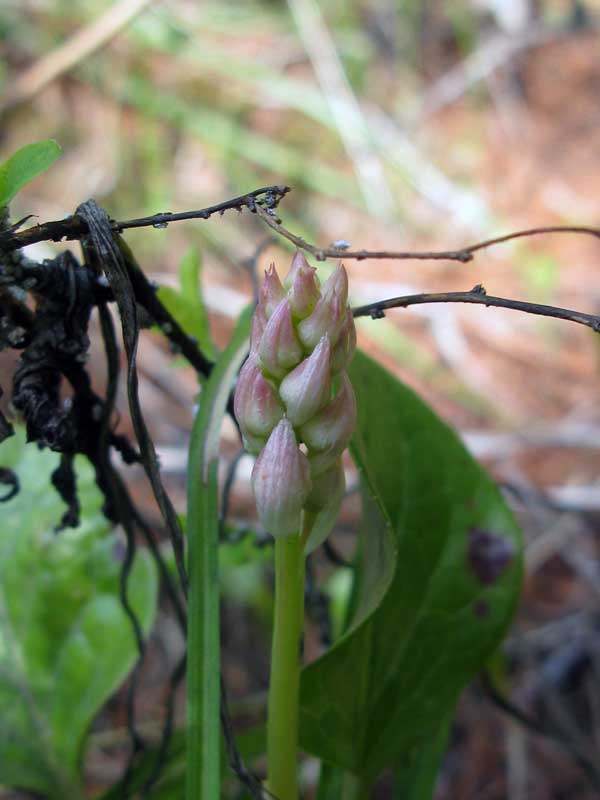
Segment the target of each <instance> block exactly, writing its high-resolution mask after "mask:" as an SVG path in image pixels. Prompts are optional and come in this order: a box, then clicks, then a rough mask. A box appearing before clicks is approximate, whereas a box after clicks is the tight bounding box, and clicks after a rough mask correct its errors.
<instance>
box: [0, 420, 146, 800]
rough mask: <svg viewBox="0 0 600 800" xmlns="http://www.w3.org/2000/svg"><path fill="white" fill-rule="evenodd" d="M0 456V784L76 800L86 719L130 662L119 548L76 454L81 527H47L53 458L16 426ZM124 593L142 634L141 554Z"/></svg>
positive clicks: (54, 518) (57, 504)
mask: <svg viewBox="0 0 600 800" xmlns="http://www.w3.org/2000/svg"><path fill="white" fill-rule="evenodd" d="M0 453H1V459H2V464H3V466H8V467H10V468H11V469H13V470H14V471H15V472H16V474H17V475H18V477H19V480H20V484H21V490H20V492H19V494H18V495H17V496H16V497H14V498H13V499H12V500H10V501H9V502H7V503H5V504H4V505H3V507H2V529H1V531H0V718H1V719H2V725H1V726H0V784H6V785H11V786H19V787H21V788H24V789H28V790H31V791H38V792H41V793H43V794H44V796H47V797H49V798H66V797H68V798H69V800H76V798H78V797H80V796H82V789H81V786H80V783H79V772H80V762H81V759H82V756H83V745H84V739H85V735H86V732H87V729H88V727H89V724H90V722H91V721H92V719H93V717H94V716H95V714H96V713H97V712H98V710H99V709H100V707H101V706H102V705H103V703H104V702H105V701H106V699H107V698H108V697H109V696H110V695H111V694H112V693H113V692H114V691H115V689H116V688H117V687H118V686H119V685H120V684H121V682H122V681H123V680H124V678H125V677H126V675H127V673H128V672H129V670H130V669H131V667H132V666H133V664H134V662H135V660H136V657H137V650H136V645H135V641H134V637H133V632H132V629H131V623H130V621H129V620H128V619H127V617H126V616H125V613H124V611H123V608H122V606H121V603H120V601H119V596H118V582H119V572H120V562H121V560H122V552H121V550H122V545H121V542H120V540H119V539H118V537H117V536H116V534H114V533H111V532H110V530H109V527H108V523H107V521H106V519H105V518H104V517H103V516H102V514H101V505H102V497H101V495H100V493H99V491H98V490H97V488H96V486H95V484H94V479H93V471H92V468H91V467H90V465H89V463H88V462H87V461H86V460H85V459H83V458H80V459H78V461H77V476H78V486H79V489H80V498H81V503H82V522H81V524H80V525H79V527H78V528H77V529H67V530H64V531H62V532H61V533H59V534H56V533H54V530H53V529H54V526H55V525H56V524H57V523H58V522H59V521H60V518H61V515H62V513H63V510H64V505H63V503H62V501H61V500H60V499H59V497H58V495H57V494H56V492H55V490H54V489H53V488H52V486H51V485H50V475H51V473H52V471H53V470H54V469H55V468H56V466H57V464H58V456H57V454H55V453H52V452H50V451H48V450H39V449H37V447H36V446H35V445H33V444H30V445H25V436H24V433H23V432H22V431H18V432H17V435H15V436H14V437H13V438H11V439H8V440H6V441H5V442H4V443H3V444H2V447H1V448H0ZM129 595H130V600H131V604H132V606H133V608H134V610H135V611H136V613H137V614H138V616H139V619H140V622H141V624H142V627H143V629H144V631H148V630H149V628H150V626H151V624H152V620H153V617H154V612H155V608H156V596H157V575H156V571H155V568H154V563H153V562H152V561H151V559H150V557H149V556H148V555H147V554H146V553H145V552H140V553H138V555H137V556H136V559H135V564H134V567H133V571H132V574H131V578H130V582H129Z"/></svg>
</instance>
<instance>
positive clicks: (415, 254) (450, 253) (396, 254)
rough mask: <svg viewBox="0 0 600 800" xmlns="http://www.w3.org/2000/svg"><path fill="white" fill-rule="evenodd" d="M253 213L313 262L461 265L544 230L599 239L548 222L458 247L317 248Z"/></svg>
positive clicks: (262, 213)
mask: <svg viewBox="0 0 600 800" xmlns="http://www.w3.org/2000/svg"><path fill="white" fill-rule="evenodd" d="M256 214H257V216H258V217H260V219H261V220H262V221H263V222H264V223H266V224H267V225H268V226H269V228H271V229H272V230H274V231H275V232H276V233H278V234H279V235H280V236H283V238H284V239H287V240H288V242H291V243H292V244H294V245H296V247H297V248H298V249H299V250H306V252H307V253H310V254H311V255H312V256H314V257H315V258H316V259H317V261H326V260H327V259H328V258H346V259H348V258H352V259H356V260H357V261H364V260H365V259H367V258H386V259H390V260H392V259H396V260H398V259H401V260H405V259H414V260H420V261H429V260H439V261H460V262H462V263H463V264H465V263H466V262H467V261H472V260H473V257H474V253H476V252H477V251H478V250H482V249H483V248H485V247H491V246H492V245H495V244H502V243H503V242H509V241H511V240H512V239H520V238H522V237H525V236H539V235H540V234H546V233H576V234H584V235H586V236H594V237H595V238H596V239H598V238H600V228H592V227H589V226H586V225H548V226H545V227H540V228H528V229H527V230H523V231H515V232H514V233H507V234H505V235H504V236H496V237H495V238H493V239H486V240H485V241H484V242H477V243H476V244H471V245H468V246H467V247H461V248H459V249H458V250H364V249H363V250H349V249H348V248H347V247H345V246H344V247H318V246H317V245H315V244H311V243H310V242H307V241H306V240H305V239H303V238H302V237H301V236H297V235H296V234H295V233H292V231H290V230H288V229H287V228H286V227H285V226H284V225H283V224H282V222H281V220H280V219H278V218H277V217H276V216H275V215H274V214H273V213H272V209H264V208H260V207H258V206H257V208H256Z"/></svg>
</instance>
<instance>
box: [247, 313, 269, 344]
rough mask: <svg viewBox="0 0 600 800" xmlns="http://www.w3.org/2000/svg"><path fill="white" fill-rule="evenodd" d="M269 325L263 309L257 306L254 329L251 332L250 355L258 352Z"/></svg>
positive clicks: (254, 315) (253, 318)
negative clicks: (266, 327)
mask: <svg viewBox="0 0 600 800" xmlns="http://www.w3.org/2000/svg"><path fill="white" fill-rule="evenodd" d="M266 324H267V318H266V316H265V312H264V309H263V308H260V307H259V306H256V309H255V310H254V314H253V316H252V328H251V330H250V353H257V352H258V345H259V344H260V340H261V339H262V335H263V333H264V330H265V326H266Z"/></svg>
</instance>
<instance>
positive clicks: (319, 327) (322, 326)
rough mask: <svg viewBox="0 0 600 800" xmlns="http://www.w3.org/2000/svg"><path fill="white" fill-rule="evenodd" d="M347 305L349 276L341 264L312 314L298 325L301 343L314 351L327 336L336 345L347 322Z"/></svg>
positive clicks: (327, 284)
mask: <svg viewBox="0 0 600 800" xmlns="http://www.w3.org/2000/svg"><path fill="white" fill-rule="evenodd" d="M347 303H348V276H347V274H346V270H345V269H344V267H343V266H342V264H340V265H339V266H338V267H337V268H336V270H335V271H334V272H332V273H331V275H330V276H329V278H328V279H327V281H326V282H325V284H324V285H323V289H322V292H321V298H320V299H319V302H318V303H317V305H316V306H315V309H314V311H313V312H312V314H311V315H310V316H308V317H306V319H303V320H302V321H301V322H300V323H299V324H298V335H299V337H300V341H301V342H302V344H303V345H304V347H305V348H306V349H307V350H312V349H313V347H315V346H316V344H317V342H318V341H319V339H320V338H321V336H325V335H327V336H329V339H330V341H331V344H332V345H335V344H336V342H337V340H338V337H339V334H340V330H341V328H342V326H343V325H344V322H345V321H346V308H347Z"/></svg>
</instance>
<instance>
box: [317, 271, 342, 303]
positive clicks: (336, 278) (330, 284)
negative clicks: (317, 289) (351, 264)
mask: <svg viewBox="0 0 600 800" xmlns="http://www.w3.org/2000/svg"><path fill="white" fill-rule="evenodd" d="M321 294H322V295H323V296H324V297H333V295H334V294H337V295H338V297H339V298H340V299H341V301H342V305H343V306H344V308H345V307H346V305H347V304H348V273H347V272H346V268H345V267H344V265H343V264H338V265H337V267H336V268H335V269H334V270H333V272H332V273H331V275H330V276H329V277H328V278H327V280H326V281H325V283H324V284H323V289H322V290H321Z"/></svg>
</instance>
